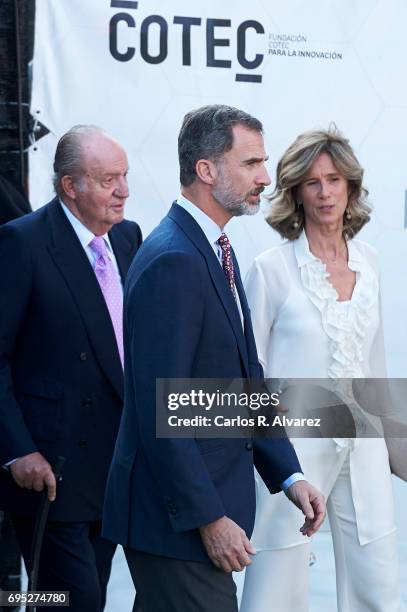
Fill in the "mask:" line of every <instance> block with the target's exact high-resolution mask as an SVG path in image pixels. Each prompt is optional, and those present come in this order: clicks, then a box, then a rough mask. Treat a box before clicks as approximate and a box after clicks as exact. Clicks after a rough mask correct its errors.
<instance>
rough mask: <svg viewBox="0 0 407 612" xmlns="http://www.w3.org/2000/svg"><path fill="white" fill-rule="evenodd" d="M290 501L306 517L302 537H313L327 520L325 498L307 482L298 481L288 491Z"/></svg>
mask: <svg viewBox="0 0 407 612" xmlns="http://www.w3.org/2000/svg"><path fill="white" fill-rule="evenodd" d="M286 495H287V497H288V499H289V500H291V501H292V502H293V504H295V505H296V506H297V508H299V509H300V510H301V511H302V513H303V514H304V515H305V521H304V524H303V526H302V527H301V529H300V531H301V533H302V535H304V536H308V537H311V536H312V535H314V533H316V532H317V531H318V529H319V528H320V527H321V525H322V521H323V520H324V518H325V514H326V506H325V498H324V496H323V495H322V493H320V492H319V491H318V489H316V488H315V487H313V486H312V485H311V484H310V483H309V482H307V481H306V480H297V482H294V483H293V484H292V485H291V486H290V487H288V489H287V491H286Z"/></svg>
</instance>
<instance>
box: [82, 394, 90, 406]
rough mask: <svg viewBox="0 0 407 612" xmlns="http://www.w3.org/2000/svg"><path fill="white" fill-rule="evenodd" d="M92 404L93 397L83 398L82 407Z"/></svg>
mask: <svg viewBox="0 0 407 612" xmlns="http://www.w3.org/2000/svg"><path fill="white" fill-rule="evenodd" d="M91 406H92V399H91V398H90V397H86V398H85V399H84V400H82V408H90V407H91Z"/></svg>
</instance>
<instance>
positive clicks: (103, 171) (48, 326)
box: [0, 126, 141, 612]
mask: <svg viewBox="0 0 407 612" xmlns="http://www.w3.org/2000/svg"><path fill="white" fill-rule="evenodd" d="M54 170H55V177H54V185H55V189H56V192H57V197H56V198H55V199H54V200H52V201H51V202H50V203H49V204H47V205H46V206H44V207H43V208H40V209H39V210H37V211H36V212H34V213H31V214H29V215H27V216H25V217H23V218H21V219H18V220H15V221H13V222H11V223H8V224H7V225H5V226H3V227H2V228H0V279H1V281H0V282H1V291H0V312H1V317H0V440H1V442H0V464H1V465H2V466H3V468H4V469H0V508H3V509H7V510H9V511H10V512H12V518H13V522H14V526H15V529H16V533H17V537H18V539H19V542H20V546H21V550H22V552H23V556H24V559H25V563H26V566H27V569H28V570H30V567H29V558H30V549H31V545H32V539H33V529H34V521H35V514H36V512H37V509H38V505H39V500H40V498H41V495H40V491H42V490H43V489H45V488H47V494H48V497H49V499H50V500H51V501H52V504H51V508H50V514H49V521H48V523H47V526H46V531H45V537H44V544H43V549H42V554H41V563H40V568H39V583H38V588H39V589H40V590H47V591H48V590H56V591H69V592H70V602H71V603H70V610H72V611H75V612H82V611H83V612H100V611H101V610H103V607H104V602H105V596H106V586H107V581H108V578H109V574H110V567H111V560H112V557H113V553H114V549H115V546H114V545H112V543H111V542H108V541H107V540H105V539H104V538H102V537H101V514H102V505H103V497H104V492H105V485H106V477H107V472H108V469H109V465H110V461H111V458H112V453H113V449H114V444H115V440H116V434H117V430H118V427H119V422H120V415H121V409H122V402H123V367H122V361H121V355H122V354H123V348H122V335H121V334H122V328H121V325H122V324H121V308H122V291H123V289H122V288H123V283H124V279H125V276H126V273H127V270H128V267H129V265H130V262H131V260H132V258H133V255H134V254H135V252H136V251H137V249H138V247H139V245H140V243H141V232H140V228H139V226H138V225H137V224H136V223H133V222H130V221H124V220H123V215H124V205H125V201H126V198H127V197H128V195H129V193H128V187H127V170H128V163H127V157H126V153H125V152H124V150H123V149H122V148H121V147H120V146H119V145H118V144H117V143H116V142H115V141H114V140H113V139H111V138H110V137H109V136H108V135H107V134H105V133H104V132H103V131H102V130H101V129H99V128H96V127H93V126H75V127H74V128H72V129H71V130H70V131H69V132H67V133H66V134H65V135H64V136H63V137H62V138H61V140H60V141H59V143H58V146H57V150H56V154H55V162H54ZM95 245H97V248H96V247H95ZM98 249H99V250H98ZM58 455H62V456H63V457H65V465H64V468H63V475H62V481H61V482H58V483H56V482H55V477H54V474H53V471H52V468H51V465H52V462H53V461H54V460H55V458H56V457H57V456H58ZM52 609H53V608H52Z"/></svg>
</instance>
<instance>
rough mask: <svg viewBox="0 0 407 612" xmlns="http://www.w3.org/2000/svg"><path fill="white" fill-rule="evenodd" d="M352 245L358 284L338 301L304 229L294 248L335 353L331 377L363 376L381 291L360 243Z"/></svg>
mask: <svg viewBox="0 0 407 612" xmlns="http://www.w3.org/2000/svg"><path fill="white" fill-rule="evenodd" d="M347 246H348V254H349V259H348V265H349V268H350V269H351V270H353V271H355V272H356V285H355V288H354V290H353V294H352V298H351V300H350V303H349V304H348V306H349V309H348V308H346V307H345V305H344V303H342V302H339V301H338V294H337V292H336V289H335V288H334V287H333V286H332V285H331V283H330V282H329V280H328V278H329V273H328V272H327V271H326V266H325V264H323V263H322V262H321V260H319V259H318V258H317V257H315V255H313V254H312V253H311V251H310V249H309V245H308V240H307V236H306V234H305V232H304V231H303V232H302V234H301V235H300V237H299V238H298V240H296V241H295V243H294V252H295V256H296V259H297V263H298V267H299V269H300V276H301V281H302V284H303V287H304V290H305V292H306V294H307V295H308V297H309V299H310V300H311V302H312V303H313V304H314V305H315V306H316V308H318V310H319V312H320V314H321V321H322V327H323V329H324V331H325V333H326V334H327V336H328V339H329V353H330V357H331V361H330V364H329V365H328V377H329V378H333V379H335V378H342V379H343V378H363V377H364V373H363V351H362V347H363V342H364V338H365V335H366V328H367V327H368V325H369V323H370V320H371V306H372V305H373V304H374V303H375V301H376V300H377V298H378V293H379V283H378V279H377V277H376V274H375V272H374V270H373V269H372V268H371V267H370V266H369V264H368V263H367V260H366V258H365V257H364V256H363V255H362V253H361V252H360V250H359V248H358V246H357V244H356V243H355V242H352V241H351V240H350V241H348V243H347Z"/></svg>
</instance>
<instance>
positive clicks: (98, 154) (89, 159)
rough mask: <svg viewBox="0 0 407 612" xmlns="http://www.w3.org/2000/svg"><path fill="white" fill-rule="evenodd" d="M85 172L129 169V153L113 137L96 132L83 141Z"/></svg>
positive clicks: (108, 171)
mask: <svg viewBox="0 0 407 612" xmlns="http://www.w3.org/2000/svg"><path fill="white" fill-rule="evenodd" d="M81 149H82V160H83V169H84V172H89V173H92V174H95V173H96V174H103V173H116V172H119V171H120V172H122V171H124V170H126V169H127V155H126V153H125V151H124V149H123V148H122V147H121V146H120V145H119V144H118V143H117V142H116V141H115V140H113V139H112V138H109V137H107V136H104V135H101V134H95V135H92V136H89V137H88V138H85V139H84V140H83V142H82V143H81Z"/></svg>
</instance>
